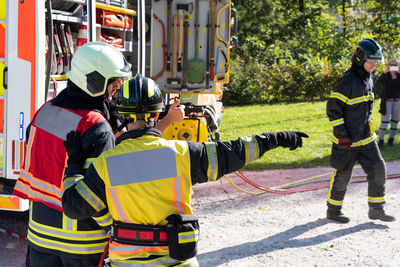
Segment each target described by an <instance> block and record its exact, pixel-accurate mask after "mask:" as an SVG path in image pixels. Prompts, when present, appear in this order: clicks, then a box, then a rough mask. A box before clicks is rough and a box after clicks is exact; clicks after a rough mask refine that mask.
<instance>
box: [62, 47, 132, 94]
mask: <svg viewBox="0 0 400 267" xmlns="http://www.w3.org/2000/svg"><path fill="white" fill-rule="evenodd" d="M67 76H68V78H69V79H70V80H71V81H72V82H73V83H74V84H75V85H76V86H78V87H79V88H81V89H82V90H83V91H84V92H85V93H87V94H89V95H90V96H92V97H96V96H100V95H103V94H104V93H105V92H106V89H107V85H108V82H109V80H111V79H116V78H123V79H125V78H129V77H131V70H130V68H129V65H128V62H127V61H126V59H125V57H124V56H123V55H122V54H121V52H119V51H118V50H117V49H116V48H115V47H113V46H112V45H109V44H106V43H103V42H90V43H86V44H85V45H83V46H82V47H80V48H79V49H78V50H77V51H76V53H75V55H74V57H73V58H72V62H71V70H70V71H69V72H68V73H67Z"/></svg>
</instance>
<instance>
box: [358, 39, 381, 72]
mask: <svg viewBox="0 0 400 267" xmlns="http://www.w3.org/2000/svg"><path fill="white" fill-rule="evenodd" d="M368 58H370V59H379V60H382V59H383V56H382V51H381V47H380V46H379V44H378V43H377V42H375V41H374V40H372V39H370V38H365V39H363V40H362V41H361V42H360V43H358V45H357V48H356V51H355V52H354V54H353V61H354V62H355V63H356V64H357V65H358V66H360V67H361V66H363V65H364V63H365V61H366V60H367V59H368Z"/></svg>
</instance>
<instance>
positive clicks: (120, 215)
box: [62, 75, 308, 266]
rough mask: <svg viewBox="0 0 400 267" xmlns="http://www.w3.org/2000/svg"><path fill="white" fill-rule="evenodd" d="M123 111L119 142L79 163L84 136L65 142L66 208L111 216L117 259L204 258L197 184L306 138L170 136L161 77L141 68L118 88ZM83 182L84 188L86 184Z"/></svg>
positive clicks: (169, 261) (157, 262)
mask: <svg viewBox="0 0 400 267" xmlns="http://www.w3.org/2000/svg"><path fill="white" fill-rule="evenodd" d="M119 96H120V98H119V102H118V104H117V109H118V112H120V113H124V114H127V115H129V116H130V117H131V118H132V122H130V123H129V124H128V126H127V127H128V132H126V133H124V134H123V135H121V136H120V137H119V138H118V139H117V141H116V143H117V145H116V147H115V148H113V149H110V150H108V151H106V152H104V153H102V154H101V155H100V156H99V157H98V158H97V159H95V160H94V161H93V164H92V165H91V166H90V167H89V168H88V169H87V170H86V172H85V171H84V170H83V168H82V167H81V166H82V164H81V162H82V161H83V160H84V159H83V158H82V156H81V155H82V152H81V148H80V146H79V139H80V136H79V134H78V133H77V132H70V133H69V134H68V135H67V141H66V142H65V146H66V149H67V151H68V156H69V158H70V160H71V161H70V162H69V164H68V167H67V169H66V171H65V178H64V194H63V197H62V202H63V207H64V211H65V213H66V214H67V215H68V216H69V217H71V218H90V217H93V216H98V215H101V214H103V213H106V212H109V213H110V215H111V217H112V218H113V225H112V231H111V238H112V240H111V241H110V245H109V257H110V260H111V265H112V266H139V265H140V266H199V263H198V262H197V259H196V257H195V256H196V252H197V241H198V238H199V224H198V222H197V219H196V217H195V216H194V215H193V211H192V207H191V193H192V185H195V184H197V183H205V182H212V181H216V180H218V179H219V178H220V177H222V176H223V175H224V174H227V173H231V172H233V171H236V170H238V169H240V168H242V167H243V166H244V165H245V164H248V163H250V162H251V161H254V160H256V159H258V158H259V157H261V156H262V155H263V154H264V153H265V152H266V151H268V150H270V149H273V148H276V147H278V146H283V147H289V148H290V149H292V150H293V149H296V148H297V147H300V146H302V138H304V137H308V136H307V135H306V134H305V133H302V132H278V133H262V134H259V135H252V136H248V137H243V138H239V139H238V140H232V141H226V142H220V141H218V142H215V143H214V142H207V143H196V142H187V141H180V140H165V139H163V138H161V133H160V131H158V130H157V129H155V128H154V127H153V126H152V124H153V122H155V121H156V120H157V114H158V112H160V111H162V110H163V108H164V103H163V98H162V96H161V92H160V89H159V88H158V86H157V84H156V83H154V82H153V81H152V80H151V79H149V78H146V77H142V76H141V75H136V77H135V78H133V79H131V80H129V81H126V82H125V83H124V85H123V86H122V89H121V91H120V93H119ZM81 188H85V190H84V192H83V191H82V190H81Z"/></svg>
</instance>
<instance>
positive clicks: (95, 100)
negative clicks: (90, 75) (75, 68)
mask: <svg viewBox="0 0 400 267" xmlns="http://www.w3.org/2000/svg"><path fill="white" fill-rule="evenodd" d="M51 104H52V105H55V106H58V107H62V108H70V109H85V110H96V111H99V112H100V113H101V114H102V115H103V116H104V117H105V118H106V119H107V120H108V121H109V120H110V112H109V103H108V102H107V100H106V99H105V98H104V96H103V95H101V96H97V97H91V96H90V95H88V94H86V93H85V92H84V91H82V90H81V89H80V88H79V87H78V86H76V85H75V84H74V83H73V82H71V81H70V80H68V83H67V87H66V88H65V89H64V90H62V91H61V92H60V93H59V94H58V95H57V96H56V97H55V98H53V99H52V100H51Z"/></svg>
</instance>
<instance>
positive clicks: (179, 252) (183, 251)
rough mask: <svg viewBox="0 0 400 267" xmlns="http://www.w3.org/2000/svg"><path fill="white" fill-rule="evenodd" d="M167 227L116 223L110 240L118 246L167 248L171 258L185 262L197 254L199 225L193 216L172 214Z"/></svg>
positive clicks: (168, 218)
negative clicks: (118, 244)
mask: <svg viewBox="0 0 400 267" xmlns="http://www.w3.org/2000/svg"><path fill="white" fill-rule="evenodd" d="M166 220H167V221H168V224H167V225H143V224H131V223H123V222H116V221H114V223H113V224H112V227H111V238H112V240H113V241H115V242H118V243H120V244H126V245H136V246H168V248H169V254H170V256H171V258H173V259H176V260H180V261H183V260H187V259H190V258H193V257H194V256H196V254H197V240H198V236H199V223H198V220H197V218H196V217H195V216H193V215H188V214H172V215H170V216H168V217H167V218H166Z"/></svg>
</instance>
